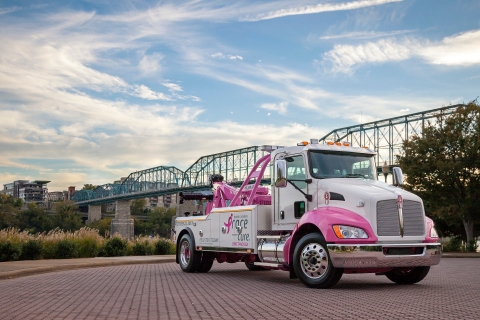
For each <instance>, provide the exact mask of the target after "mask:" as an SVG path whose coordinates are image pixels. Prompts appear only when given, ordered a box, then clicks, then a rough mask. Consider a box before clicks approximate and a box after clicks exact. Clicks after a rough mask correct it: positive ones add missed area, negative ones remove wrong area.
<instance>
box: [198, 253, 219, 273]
mask: <svg viewBox="0 0 480 320" xmlns="http://www.w3.org/2000/svg"><path fill="white" fill-rule="evenodd" d="M214 260H215V253H213V252H203V253H202V261H201V262H200V265H199V266H198V270H197V272H208V271H210V269H212V265H213V261H214Z"/></svg>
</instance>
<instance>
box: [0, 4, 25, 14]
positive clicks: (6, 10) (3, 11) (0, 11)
mask: <svg viewBox="0 0 480 320" xmlns="http://www.w3.org/2000/svg"><path fill="white" fill-rule="evenodd" d="M18 10H22V8H21V7H18V6H13V7H9V8H0V15H2V14H7V13H10V12H15V11H18Z"/></svg>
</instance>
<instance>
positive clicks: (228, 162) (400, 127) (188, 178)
mask: <svg viewBox="0 0 480 320" xmlns="http://www.w3.org/2000/svg"><path fill="white" fill-rule="evenodd" d="M459 106H463V105H454V106H448V107H443V108H438V109H433V110H428V111H423V112H417V113H413V114H408V115H405V116H400V117H395V118H390V119H384V120H378V121H374V122H369V123H364V124H359V125H354V126H350V127H345V128H340V129H336V130H333V131H331V132H330V133H328V134H327V135H325V136H324V137H323V138H321V139H320V141H319V142H320V143H322V142H323V143H325V142H327V141H334V142H338V141H344V142H349V143H350V144H351V145H352V146H356V147H363V146H368V147H370V148H373V150H374V151H375V152H377V158H376V161H377V167H380V166H381V165H383V164H384V163H385V162H386V163H387V164H389V165H390V166H392V165H393V164H395V155H396V154H399V153H400V152H401V149H402V144H403V142H404V141H405V140H408V139H409V138H410V137H411V136H413V135H420V136H421V135H422V132H423V128H424V127H425V125H428V124H429V121H431V120H430V119H433V118H435V117H436V116H438V115H448V114H451V113H454V112H456V109H457V108H458V107H459ZM264 154H265V152H263V151H261V150H260V147H258V146H253V147H248V148H242V149H237V150H232V151H227V152H221V153H216V154H211V155H207V156H203V157H200V158H199V159H198V160H197V161H196V162H195V163H194V164H193V165H191V166H190V167H189V168H188V169H187V170H186V171H182V170H180V169H178V168H176V167H172V166H159V167H154V168H150V169H145V170H141V171H136V172H132V173H131V174H130V175H129V176H128V177H127V179H126V180H125V181H123V182H122V183H118V184H110V183H109V184H104V185H101V186H98V187H97V188H96V189H95V190H79V191H77V192H75V194H74V195H73V197H72V200H73V201H76V202H77V203H78V205H79V206H85V205H89V204H101V203H110V202H114V201H115V200H129V199H135V198H141V197H153V196H160V195H167V194H173V193H177V192H180V191H195V190H201V189H206V188H208V187H209V177H210V176H211V175H212V174H221V175H222V176H223V177H224V179H225V180H226V181H228V182H231V183H232V184H241V182H242V181H243V180H244V179H245V177H246V176H247V175H248V173H249V171H250V170H251V169H252V167H253V166H254V164H255V162H256V161H257V160H258V159H260V158H261V157H262V156H263V155H264ZM269 181H270V172H268V171H267V172H266V174H265V177H264V181H262V182H264V183H269Z"/></svg>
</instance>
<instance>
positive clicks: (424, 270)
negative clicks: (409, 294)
mask: <svg viewBox="0 0 480 320" xmlns="http://www.w3.org/2000/svg"><path fill="white" fill-rule="evenodd" d="M428 271H430V267H414V268H396V269H393V270H392V271H389V272H386V273H385V275H386V276H387V278H388V279H390V280H391V281H393V282H395V283H398V284H414V283H417V282H420V281H422V280H423V278H425V277H426V276H427V274H428Z"/></svg>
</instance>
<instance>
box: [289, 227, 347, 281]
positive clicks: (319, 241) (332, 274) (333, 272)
mask: <svg viewBox="0 0 480 320" xmlns="http://www.w3.org/2000/svg"><path fill="white" fill-rule="evenodd" d="M293 269H294V271H295V273H296V274H297V276H298V278H299V279H300V281H302V282H303V284H304V285H306V286H307V287H310V288H318V289H326V288H330V287H332V286H334V285H335V284H336V283H337V282H338V281H339V280H340V278H341V277H342V275H343V269H340V268H335V267H334V266H333V265H332V262H331V260H330V256H329V255H328V250H327V245H326V242H325V238H324V237H323V236H322V235H321V234H320V233H310V234H307V235H305V236H304V237H303V238H301V239H300V241H299V242H298V243H297V245H296V247H295V251H294V253H293Z"/></svg>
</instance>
